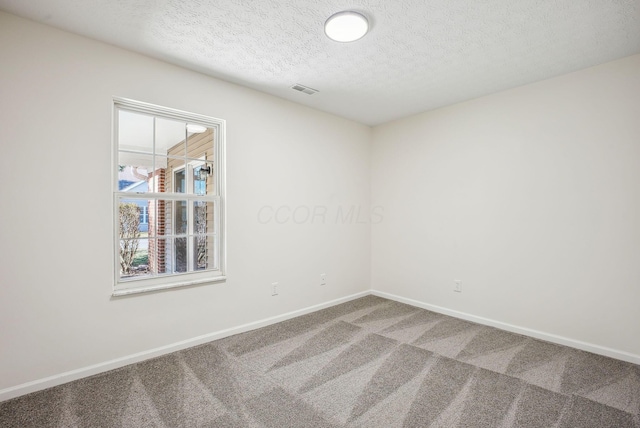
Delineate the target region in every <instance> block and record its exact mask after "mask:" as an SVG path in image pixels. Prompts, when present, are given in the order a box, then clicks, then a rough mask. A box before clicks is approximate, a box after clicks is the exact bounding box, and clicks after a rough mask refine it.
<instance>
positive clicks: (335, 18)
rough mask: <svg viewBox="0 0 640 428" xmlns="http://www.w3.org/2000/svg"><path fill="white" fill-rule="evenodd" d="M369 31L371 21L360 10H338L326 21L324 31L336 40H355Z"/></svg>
mask: <svg viewBox="0 0 640 428" xmlns="http://www.w3.org/2000/svg"><path fill="white" fill-rule="evenodd" d="M367 31H369V21H368V20H367V18H366V17H365V16H364V15H362V14H360V13H358V12H352V11H344V12H338V13H336V14H335V15H331V16H330V17H329V19H327V22H325V23H324V33H325V34H326V35H327V37H329V38H330V39H331V40H335V41H336V42H355V41H356V40H358V39H361V38H362V37H363V36H364V35H365V34H367Z"/></svg>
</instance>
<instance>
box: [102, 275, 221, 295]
mask: <svg viewBox="0 0 640 428" xmlns="http://www.w3.org/2000/svg"><path fill="white" fill-rule="evenodd" d="M226 279H227V277H226V276H214V277H209V278H202V279H195V280H191V281H176V282H171V283H167V284H155V285H146V286H145V285H143V286H140V287H132V288H120V289H115V290H113V293H112V294H111V296H113V297H121V296H129V295H131V294H140V293H149V292H153V291H161V290H168V289H171V288H182V287H190V286H192V285H200V284H206V283H213V282H223V281H226Z"/></svg>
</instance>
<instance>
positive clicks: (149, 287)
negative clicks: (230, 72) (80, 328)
mask: <svg viewBox="0 0 640 428" xmlns="http://www.w3.org/2000/svg"><path fill="white" fill-rule="evenodd" d="M121 109H122V110H127V111H131V112H134V113H142V114H150V115H154V116H159V117H162V118H166V119H173V120H180V121H185V122H188V123H195V124H198V125H203V126H206V127H207V128H213V129H214V159H213V164H214V168H213V169H214V171H213V174H214V186H215V192H214V193H215V197H213V199H214V200H215V203H214V210H215V212H214V216H215V218H217V224H216V225H215V237H214V252H217V253H218V268H217V269H209V270H205V271H193V272H176V273H168V274H162V275H158V276H151V277H138V278H135V279H133V280H132V279H127V280H122V279H121V278H120V252H119V250H120V236H119V230H118V228H119V224H118V223H119V222H118V217H119V214H118V211H119V209H118V208H119V205H118V204H119V203H118V200H119V198H122V197H123V196H127V197H129V198H132V197H138V198H145V197H146V196H150V197H156V198H158V199H163V200H183V199H184V196H183V195H181V194H176V193H173V189H172V190H171V192H167V193H151V192H147V193H140V194H133V195H132V194H131V193H126V192H121V191H120V190H119V189H118V174H117V169H118V159H119V157H118V153H119V147H118V141H119V140H118V111H119V110H121ZM225 128H226V122H225V121H224V120H222V119H217V118H213V117H209V116H204V115H200V114H195V113H189V112H185V111H181V110H176V109H172V108H168V107H162V106H157V105H153V104H149V103H144V102H140V101H135V100H130V99H127V98H119V97H114V98H113V117H112V130H113V131H112V148H113V150H112V162H111V170H112V174H113V180H112V183H113V199H112V200H113V210H112V212H113V225H114V228H113V231H114V238H113V245H114V248H113V257H114V259H113V266H114V280H113V284H114V286H113V293H112V295H113V296H124V295H130V294H136V293H145V292H151V291H158V290H164V289H171V288H177V287H186V286H191V285H198V284H205V283H215V282H221V281H225V280H226V226H225V224H226V222H225V217H226V209H225V200H226V198H225V196H226V186H225V142H226V132H225ZM187 173H188V171H185V174H187ZM207 200H208V199H207ZM187 201H188V204H187V205H188V206H189V205H191V202H190V201H189V200H187ZM191 222H192V221H191V220H190V221H189V225H190V226H189V227H190V228H191V227H193V225H192V224H191Z"/></svg>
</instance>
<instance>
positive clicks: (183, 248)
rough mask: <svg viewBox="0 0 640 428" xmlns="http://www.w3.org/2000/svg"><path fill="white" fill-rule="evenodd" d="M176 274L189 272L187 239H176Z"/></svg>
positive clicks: (174, 269)
mask: <svg viewBox="0 0 640 428" xmlns="http://www.w3.org/2000/svg"><path fill="white" fill-rule="evenodd" d="M173 271H174V272H186V271H187V238H175V239H174V268H173Z"/></svg>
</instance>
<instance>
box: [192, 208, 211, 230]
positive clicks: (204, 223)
mask: <svg viewBox="0 0 640 428" xmlns="http://www.w3.org/2000/svg"><path fill="white" fill-rule="evenodd" d="M213 219H214V211H213V202H205V201H194V202H193V233H194V234H204V233H215V230H214V225H213Z"/></svg>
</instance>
